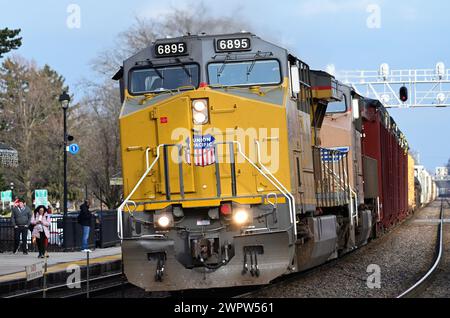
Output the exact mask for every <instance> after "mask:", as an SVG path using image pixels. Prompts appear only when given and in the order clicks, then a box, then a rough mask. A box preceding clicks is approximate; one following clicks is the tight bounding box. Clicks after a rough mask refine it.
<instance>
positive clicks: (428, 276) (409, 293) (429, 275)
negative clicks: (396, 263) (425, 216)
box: [397, 200, 450, 298]
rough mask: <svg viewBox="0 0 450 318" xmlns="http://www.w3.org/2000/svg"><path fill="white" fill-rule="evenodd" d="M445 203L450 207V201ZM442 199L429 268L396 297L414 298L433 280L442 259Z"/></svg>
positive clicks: (443, 217) (443, 216)
mask: <svg viewBox="0 0 450 318" xmlns="http://www.w3.org/2000/svg"><path fill="white" fill-rule="evenodd" d="M445 201H446V204H447V205H448V206H449V207H450V202H448V201H447V200H445ZM444 211H445V209H444V200H441V208H440V222H439V227H438V238H437V240H436V257H435V260H434V263H433V265H432V266H431V268H430V269H429V270H428V271H427V272H426V273H425V275H423V276H422V277H421V278H420V279H419V280H418V281H417V282H416V283H415V284H414V285H413V286H411V287H410V288H409V289H408V290H406V291H404V292H403V293H401V294H400V295H399V296H397V298H414V297H417V296H418V295H420V294H421V293H422V292H423V291H424V290H425V289H426V288H427V287H428V286H429V285H430V284H431V283H432V281H433V278H434V274H435V273H436V272H437V270H438V268H439V265H440V264H441V261H442V258H443V257H442V255H443V252H444V232H443V230H444V220H445V215H444V214H445V213H444Z"/></svg>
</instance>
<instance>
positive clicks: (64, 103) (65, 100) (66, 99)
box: [59, 91, 70, 247]
mask: <svg viewBox="0 0 450 318" xmlns="http://www.w3.org/2000/svg"><path fill="white" fill-rule="evenodd" d="M59 102H60V103H61V107H62V109H63V113H64V146H63V151H64V195H63V213H64V218H63V222H64V228H63V233H64V234H66V233H67V232H66V227H67V226H66V225H67V220H66V219H67V139H68V138H67V109H68V108H69V103H70V96H69V95H68V94H67V92H65V91H64V92H63V93H62V94H61V96H59ZM64 236H66V235H64ZM64 246H65V247H66V246H67V240H66V239H64Z"/></svg>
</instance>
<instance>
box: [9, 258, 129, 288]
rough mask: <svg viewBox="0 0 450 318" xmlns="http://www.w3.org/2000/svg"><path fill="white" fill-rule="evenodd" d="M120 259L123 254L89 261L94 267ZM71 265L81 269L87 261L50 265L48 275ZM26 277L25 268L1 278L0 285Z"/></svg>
mask: <svg viewBox="0 0 450 318" xmlns="http://www.w3.org/2000/svg"><path fill="white" fill-rule="evenodd" d="M120 259H122V254H116V255H109V256H102V257H97V258H91V259H89V265H90V266H92V265H97V264H104V263H110V262H113V261H117V260H120ZM70 265H78V266H80V267H82V266H86V259H83V260H74V261H70V262H65V263H58V264H55V265H50V266H49V267H48V269H47V274H50V273H57V272H62V271H65V270H66V268H67V267H68V266H70ZM26 277H27V275H26V272H25V268H24V270H23V272H17V273H12V274H6V275H2V276H0V283H4V282H9V281H14V280H18V279H25V278H26Z"/></svg>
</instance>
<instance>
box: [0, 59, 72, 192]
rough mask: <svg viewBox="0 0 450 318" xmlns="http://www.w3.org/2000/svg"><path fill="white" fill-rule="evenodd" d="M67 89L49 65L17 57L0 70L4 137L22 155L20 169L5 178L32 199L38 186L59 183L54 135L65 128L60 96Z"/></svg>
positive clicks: (9, 171)
mask: <svg viewBox="0 0 450 318" xmlns="http://www.w3.org/2000/svg"><path fill="white" fill-rule="evenodd" d="M63 89H64V79H63V78H62V77H61V76H60V75H59V74H57V73H56V72H55V71H54V70H52V69H51V68H50V67H49V66H47V65H46V66H44V67H43V68H38V67H37V66H36V64H35V63H34V62H32V61H27V60H25V59H23V58H21V57H18V56H16V57H14V58H11V59H6V60H5V61H4V63H3V65H2V67H1V69H0V105H1V109H2V118H1V123H0V138H1V139H2V140H4V141H5V142H7V143H8V144H10V145H11V146H12V147H14V148H15V149H17V150H18V152H19V167H18V168H11V169H7V170H5V175H6V176H7V177H8V178H9V179H11V180H12V181H14V183H15V184H16V186H17V187H18V189H19V191H21V192H22V193H24V194H25V195H26V196H27V198H28V199H31V194H32V190H33V189H35V188H36V187H39V186H46V187H47V186H50V184H55V183H58V181H59V171H58V167H57V165H55V164H54V161H53V160H54V158H55V156H57V155H58V151H59V150H60V149H61V146H60V145H59V144H58V143H57V142H56V138H54V136H55V134H56V132H57V131H59V130H60V129H61V128H60V124H59V122H60V121H61V120H60V118H59V117H60V116H61V111H60V107H59V103H58V96H59V94H60V93H61V91H62V90H63ZM61 131H62V130H61ZM61 135H62V133H61ZM58 146H59V147H58ZM55 192H57V191H55Z"/></svg>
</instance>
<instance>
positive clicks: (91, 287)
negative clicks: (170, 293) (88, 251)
mask: <svg viewBox="0 0 450 318" xmlns="http://www.w3.org/2000/svg"><path fill="white" fill-rule="evenodd" d="M80 285H81V286H80V287H81V288H73V289H70V288H68V286H67V284H64V285H63V284H61V285H55V286H49V287H48V288H47V289H46V290H45V297H47V298H76V297H82V296H84V297H90V296H96V295H98V294H101V293H104V292H107V291H110V290H113V289H118V288H120V287H124V286H128V285H129V283H128V282H127V281H126V279H125V278H124V275H123V273H122V272H118V273H113V274H109V275H104V276H100V277H95V278H91V279H90V280H89V284H88V281H87V280H82V281H80ZM43 297H44V289H36V290H31V291H27V292H24V293H18V294H13V295H8V296H5V297H4V298H43Z"/></svg>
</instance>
